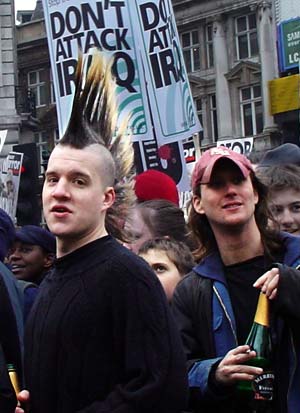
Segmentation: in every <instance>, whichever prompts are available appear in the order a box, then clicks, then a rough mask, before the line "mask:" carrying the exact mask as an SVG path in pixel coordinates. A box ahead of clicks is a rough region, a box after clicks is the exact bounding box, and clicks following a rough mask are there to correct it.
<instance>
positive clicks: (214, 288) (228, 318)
mask: <svg viewBox="0 0 300 413" xmlns="http://www.w3.org/2000/svg"><path fill="white" fill-rule="evenodd" d="M213 290H214V293H215V294H216V296H217V298H218V300H219V302H220V304H221V307H222V308H223V311H224V313H225V315H226V318H227V320H228V322H229V325H230V328H231V331H232V334H233V336H234V339H235V343H236V345H237V346H238V339H237V336H236V332H235V329H234V328H233V324H232V320H231V318H230V315H229V314H228V312H227V310H226V307H225V304H224V303H223V300H222V297H221V296H220V294H219V291H218V290H217V288H216V286H215V285H214V286H213Z"/></svg>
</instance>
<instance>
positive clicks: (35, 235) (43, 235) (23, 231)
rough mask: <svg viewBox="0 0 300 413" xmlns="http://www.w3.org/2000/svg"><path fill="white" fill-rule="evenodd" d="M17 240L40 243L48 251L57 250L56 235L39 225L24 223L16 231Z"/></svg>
mask: <svg viewBox="0 0 300 413" xmlns="http://www.w3.org/2000/svg"><path fill="white" fill-rule="evenodd" d="M15 239H16V241H21V242H24V243H25V244H30V245H39V246H40V247H42V248H43V249H44V250H45V251H47V252H52V253H55V252H56V240H55V236H54V235H53V234H52V233H51V232H49V231H47V230H46V229H44V228H41V227H38V226H37V225H24V226H23V227H22V228H20V229H18V230H17V231H16V238H15Z"/></svg>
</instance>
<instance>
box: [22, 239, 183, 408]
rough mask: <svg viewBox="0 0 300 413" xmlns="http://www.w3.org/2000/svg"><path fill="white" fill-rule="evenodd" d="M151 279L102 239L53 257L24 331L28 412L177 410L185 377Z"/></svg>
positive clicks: (174, 331) (123, 251)
mask: <svg viewBox="0 0 300 413" xmlns="http://www.w3.org/2000/svg"><path fill="white" fill-rule="evenodd" d="M184 364H185V363H184V356H183V352H182V349H181V345H180V339H179V336H178V333H177V329H176V327H175V326H174V322H173V319H172V318H171V316H170V314H169V309H168V304H167V302H166V299H165V296H164V292H163V290H162V288H161V286H160V284H159V281H158V280H157V278H156V277H155V275H154V274H153V273H152V271H151V270H150V268H149V267H148V266H147V264H146V263H144V261H143V260H141V259H140V258H139V257H136V256H135V255H133V254H132V253H131V252H130V251H128V250H127V249H125V248H124V247H122V246H121V245H120V244H119V243H118V242H116V241H115V240H114V239H113V238H111V237H110V236H106V237H104V238H101V239H99V240H96V241H94V242H91V243H90V244H87V245H85V246H83V247H81V248H79V249H78V250H76V251H74V252H72V253H70V254H68V255H67V256H64V257H62V258H60V259H58V260H57V262H56V264H55V267H54V270H53V272H52V273H51V274H50V275H49V276H48V277H47V278H46V279H45V280H44V282H43V283H42V286H41V288H40V293H39V295H38V298H37V300H36V302H35V304H34V306H33V308H32V311H31V313H30V316H29V319H28V322H27V328H26V334H25V379H26V388H28V390H29V391H30V395H31V410H30V412H31V413H50V412H51V413H69V412H70V413H75V412H79V411H80V412H89V413H92V412H95V413H96V412H97V413H104V412H106V413H108V412H109V413H127V412H128V413H129V412H130V413H143V412H147V413H148V412H149V413H150V412H151V413H176V412H180V410H182V409H183V408H184V407H185V401H186V392H187V383H186V373H185V365H184Z"/></svg>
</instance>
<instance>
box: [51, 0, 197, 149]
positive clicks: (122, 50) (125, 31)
mask: <svg viewBox="0 0 300 413" xmlns="http://www.w3.org/2000/svg"><path fill="white" fill-rule="evenodd" d="M147 4H149V5H150V4H151V6H147ZM43 7H44V14H45V23H46V29H47V37H48V45H49V52H50V60H51V68H52V75H53V82H54V89H55V96H56V105H57V115H58V124H59V134H60V136H62V135H63V133H64V131H65V129H66V127H67V122H68V119H69V115H70V111H71V106H72V99H73V93H74V76H75V68H76V63H77V59H78V51H79V49H80V50H82V53H83V54H87V53H88V52H89V50H91V49H92V48H95V47H96V48H98V49H100V50H101V51H103V52H104V53H105V54H107V55H109V56H111V57H113V58H114V64H113V72H114V74H115V77H116V83H117V94H118V103H119V121H118V124H121V122H122V120H123V119H124V118H125V117H127V116H128V114H130V121H129V132H130V133H131V135H132V138H133V140H139V141H140V140H149V139H153V138H154V135H153V128H154V129H155V137H156V139H157V141H158V142H159V143H160V144H161V145H162V144H165V143H169V142H172V141H177V140H181V139H185V138H187V137H188V136H190V135H191V134H192V133H194V132H197V131H198V130H199V129H200V125H199V121H198V118H197V115H196V112H195V110H194V105H193V100H192V96H191V92H190V88H189V82H188V77H187V74H186V71H185V67H184V63H183V58H182V53H181V48H180V44H179V39H178V34H177V30H176V24H175V18H174V15H173V11H172V6H171V2H170V1H169V0H160V1H152V2H145V1H134V0H124V1H114V0H111V1H107V0H102V1H101V0H99V1H95V0H93V1H89V2H85V1H83V0H43ZM147 7H150V8H151V10H150V9H149V10H150V11H149V10H148V8H147ZM154 10H155V11H154ZM157 11H159V12H160V17H159V18H158V16H157V15H156V14H157ZM149 13H150V14H149ZM151 13H155V22H152V17H151ZM154 23H155V27H154V26H153V25H154ZM152 26H153V27H152ZM158 36H159V38H158ZM162 40H163V43H161V42H162ZM149 52H150V53H149Z"/></svg>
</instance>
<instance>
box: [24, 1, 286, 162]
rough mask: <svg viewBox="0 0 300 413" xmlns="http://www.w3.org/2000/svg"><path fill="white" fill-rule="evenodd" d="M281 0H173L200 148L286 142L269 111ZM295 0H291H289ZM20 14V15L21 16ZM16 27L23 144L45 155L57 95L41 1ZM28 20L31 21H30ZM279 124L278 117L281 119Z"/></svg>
mask: <svg viewBox="0 0 300 413" xmlns="http://www.w3.org/2000/svg"><path fill="white" fill-rule="evenodd" d="M278 1H279V0H256V1H254V0H172V3H173V7H174V12H175V17H176V21H177V26H178V32H179V35H180V38H181V43H182V48H183V54H184V58H185V61H186V67H187V70H188V73H189V78H190V84H191V89H192V93H193V96H194V99H195V104H196V107H197V111H198V115H199V117H200V120H201V122H202V124H203V132H202V133H201V136H200V137H201V147H202V148H208V147H211V146H215V145H216V143H217V141H222V140H225V139H235V138H244V137H246V138H248V137H253V138H254V149H255V151H257V152H262V151H264V150H267V149H269V148H271V147H274V146H277V145H279V144H281V143H283V142H284V141H286V140H287V139H288V138H287V136H286V134H285V133H283V132H284V123H282V122H278V124H279V127H278V125H277V124H276V122H275V120H277V118H275V120H274V117H273V116H271V114H270V105H271V103H272V102H270V93H269V81H271V80H273V79H276V78H278V76H279V73H278V58H277V50H276V42H277V32H276V19H275V13H278V7H277V8H276V7H275V6H276V5H277V4H278ZM291 1H292V0H291ZM24 13H25V12H24ZM19 17H20V19H21V21H23V23H22V24H20V25H18V26H17V29H16V30H17V54H18V73H19V75H18V77H19V87H18V99H17V101H18V105H17V106H18V111H19V113H21V115H22V116H21V118H22V124H21V134H20V143H25V142H32V141H35V142H37V144H38V145H39V148H40V154H42V150H47V149H51V148H52V147H53V145H54V143H55V141H56V139H57V119H56V110H55V97H54V93H53V88H52V79H51V70H50V60H49V53H48V45H47V39H46V31H45V24H44V18H43V12H42V2H41V1H40V0H38V1H37V5H36V8H35V10H34V12H33V15H32V16H31V19H30V20H29V16H28V11H26V15H25V14H23V19H22V14H21V15H20V16H19ZM28 20H29V21H28ZM278 119H279V118H278Z"/></svg>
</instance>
